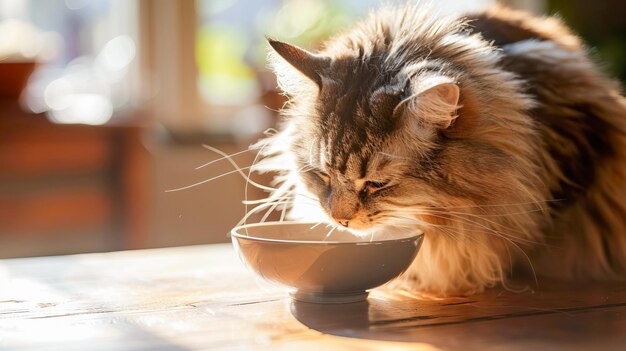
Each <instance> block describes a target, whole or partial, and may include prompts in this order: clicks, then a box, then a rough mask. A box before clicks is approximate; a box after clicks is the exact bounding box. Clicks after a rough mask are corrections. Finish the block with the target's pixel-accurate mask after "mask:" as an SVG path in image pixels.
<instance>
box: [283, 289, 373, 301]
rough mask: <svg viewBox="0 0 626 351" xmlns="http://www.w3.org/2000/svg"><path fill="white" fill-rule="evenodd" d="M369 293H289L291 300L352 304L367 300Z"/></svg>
mask: <svg viewBox="0 0 626 351" xmlns="http://www.w3.org/2000/svg"><path fill="white" fill-rule="evenodd" d="M368 294H369V293H368V292H367V291H355V292H352V293H347V294H332V293H319V292H309V291H294V292H291V293H289V295H291V298H292V299H294V300H298V301H301V302H310V303H352V302H360V301H365V300H367V295H368Z"/></svg>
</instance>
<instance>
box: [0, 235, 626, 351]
mask: <svg viewBox="0 0 626 351" xmlns="http://www.w3.org/2000/svg"><path fill="white" fill-rule="evenodd" d="M517 287H518V288H519V287H522V286H521V285H519V284H518V286H517ZM529 349H530V350H625V349H626V284H613V285H606V284H586V285H571V284H564V283H562V284H557V283H551V284H548V283H547V282H543V281H540V284H539V286H538V287H537V286H534V287H533V288H532V289H526V290H525V291H524V292H512V291H510V289H508V290H507V289H503V288H494V289H491V290H489V291H487V292H485V293H484V294H480V295H475V296H472V297H468V298H447V299H432V298H431V299H427V298H424V297H418V296H413V295H411V294H408V293H399V292H390V291H387V290H385V289H384V288H382V289H377V290H374V291H373V292H372V293H371V295H370V298H369V299H368V301H367V302H363V303H355V304H346V305H316V304H307V303H298V302H292V301H291V300H290V299H289V298H288V297H287V294H286V292H285V290H284V289H282V288H280V287H276V286H272V285H269V284H267V283H265V282H263V281H261V280H259V279H258V278H256V277H255V276H254V275H253V274H252V273H250V272H248V271H247V270H246V269H245V268H244V267H243V265H242V264H241V263H240V262H239V260H238V259H237V257H236V254H235V252H234V251H233V250H232V248H231V247H230V245H226V244H219V245H208V246H194V247H182V248H168V249H157V250H138V251H125V252H113V253H105V254H85V255H75V256H58V257H42V258H26V259H14V260H4V261H0V350H529Z"/></svg>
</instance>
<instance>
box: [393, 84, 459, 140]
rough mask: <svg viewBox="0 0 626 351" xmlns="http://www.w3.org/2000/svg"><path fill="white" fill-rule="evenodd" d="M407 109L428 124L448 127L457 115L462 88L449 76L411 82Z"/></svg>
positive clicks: (442, 127) (441, 127) (436, 126)
mask: <svg viewBox="0 0 626 351" xmlns="http://www.w3.org/2000/svg"><path fill="white" fill-rule="evenodd" d="M409 88H410V89H411V91H410V94H411V95H410V96H409V97H408V98H407V101H405V102H406V103H407V106H406V107H407V111H406V112H408V113H411V114H412V115H414V116H415V117H417V118H418V119H419V120H420V121H421V122H423V123H424V124H426V125H429V126H432V127H435V128H440V129H446V128H448V127H449V126H450V125H451V124H452V122H453V121H454V119H455V118H456V117H457V114H456V113H457V110H458V109H459V98H460V89H459V86H458V84H457V83H456V82H455V81H454V80H452V79H450V78H447V77H430V78H425V79H418V81H417V82H414V83H412V84H410V87H409Z"/></svg>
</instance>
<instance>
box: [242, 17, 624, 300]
mask: <svg viewBox="0 0 626 351" xmlns="http://www.w3.org/2000/svg"><path fill="white" fill-rule="evenodd" d="M270 44H271V46H272V48H273V49H274V50H273V54H272V55H271V63H272V65H273V68H274V71H275V72H276V74H277V76H278V81H279V85H280V87H281V88H282V89H283V90H284V92H285V94H286V95H287V96H288V97H289V102H288V103H287V105H286V106H285V108H284V109H283V111H282V112H283V115H284V117H285V119H284V123H283V125H282V128H281V131H280V132H279V133H277V134H276V135H274V136H272V137H269V138H267V139H265V140H262V141H261V142H260V143H259V146H260V147H262V150H261V154H262V155H263V156H264V157H265V158H264V159H263V160H262V161H261V162H259V163H258V164H257V165H256V166H255V170H257V171H267V170H271V171H278V172H280V173H281V174H280V176H278V177H277V183H278V184H280V186H279V187H278V190H277V191H275V192H274V193H273V194H272V195H271V197H270V200H269V201H275V203H277V204H278V203H280V204H281V205H284V204H285V203H289V204H290V205H289V206H290V215H291V217H292V218H296V219H314V220H326V221H328V222H330V223H335V224H336V225H338V226H339V225H340V226H342V227H347V229H348V231H349V232H348V231H343V232H339V231H337V232H335V233H334V234H333V235H352V234H351V233H350V232H352V233H355V234H357V235H373V236H376V235H383V234H382V233H390V232H394V230H395V231H401V230H416V229H419V230H422V231H423V232H424V233H425V241H424V244H423V247H422V249H421V251H420V253H419V254H418V256H417V258H416V260H415V262H414V264H413V265H412V266H411V268H410V269H409V271H408V272H407V273H406V274H405V275H404V276H403V277H404V279H403V283H404V286H405V287H406V288H409V289H413V290H416V291H417V290H419V291H425V292H431V293H436V294H441V295H450V294H470V293H475V292H479V291H481V290H483V289H484V288H486V287H490V286H494V285H495V284H498V283H503V282H505V281H506V280H507V279H509V278H510V276H511V274H512V272H513V271H514V269H515V271H516V272H523V271H526V272H531V273H536V275H538V276H552V277H558V278H566V279H589V280H612V279H622V278H624V277H625V274H626V187H624V186H623V183H624V182H625V181H626V134H625V133H626V100H625V99H624V97H623V96H622V95H621V92H620V87H619V86H618V84H617V83H616V82H614V81H613V80H611V79H609V78H608V77H607V76H606V75H604V74H603V73H602V72H601V71H600V70H599V69H598V68H597V67H596V66H595V65H594V63H593V62H592V61H591V60H590V58H589V57H588V55H587V53H586V50H585V48H584V46H583V45H582V44H581V42H580V40H579V39H578V37H576V36H575V35H574V34H572V33H571V32H570V31H569V30H568V29H567V28H566V27H565V26H564V25H563V24H562V23H561V22H560V21H559V20H558V19H555V18H551V17H541V18H539V17H532V16H530V15H528V14H525V13H522V12H516V11H512V10H508V9H504V8H501V7H497V8H493V9H491V10H488V11H486V12H484V13H479V14H473V15H468V16H463V17H454V16H439V15H437V14H436V13H435V12H433V11H432V10H431V9H430V8H429V7H427V6H421V5H407V6H404V7H385V8H381V9H379V10H377V11H375V12H373V13H372V14H371V15H370V16H369V17H368V18H367V19H365V20H364V21H362V22H360V23H358V24H356V25H355V26H354V27H353V28H352V29H350V30H348V31H346V32H345V33H342V34H339V35H337V36H336V37H334V38H331V39H330V40H328V41H327V42H326V43H325V44H324V45H323V49H322V50H320V51H319V52H316V53H311V52H308V51H306V50H304V49H301V48H298V47H295V46H292V45H289V44H286V43H282V42H279V41H275V40H270ZM269 203H271V202H269Z"/></svg>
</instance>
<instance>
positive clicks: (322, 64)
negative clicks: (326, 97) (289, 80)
mask: <svg viewBox="0 0 626 351" xmlns="http://www.w3.org/2000/svg"><path fill="white" fill-rule="evenodd" d="M267 41H268V42H269V44H270V46H271V47H272V49H274V51H275V52H276V53H277V54H278V55H280V57H282V58H283V59H284V60H285V61H287V62H288V63H289V64H290V65H291V66H293V67H294V68H295V69H297V70H298V71H300V73H302V74H304V75H305V76H306V77H308V78H309V79H311V80H312V81H314V82H315V83H316V84H317V85H318V87H319V88H321V87H322V76H323V74H324V72H325V71H327V70H328V68H329V66H330V58H328V57H324V56H321V55H318V54H314V53H312V52H309V51H307V50H304V49H302V48H299V47H297V46H295V45H291V44H287V43H283V42H281V41H278V40H274V39H271V38H267Z"/></svg>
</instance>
